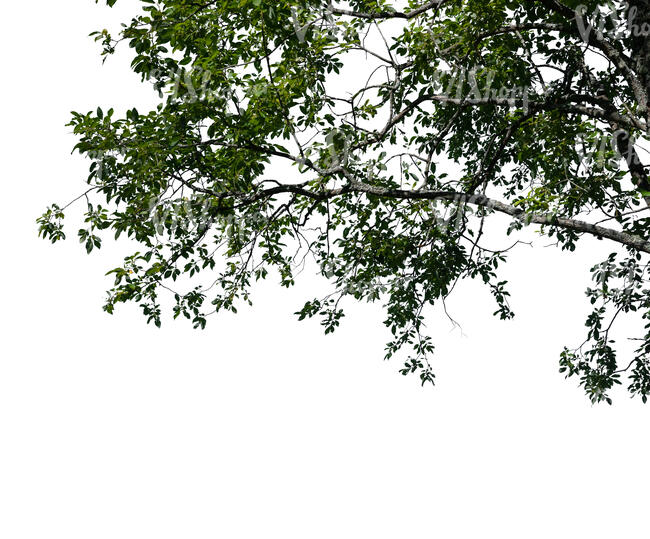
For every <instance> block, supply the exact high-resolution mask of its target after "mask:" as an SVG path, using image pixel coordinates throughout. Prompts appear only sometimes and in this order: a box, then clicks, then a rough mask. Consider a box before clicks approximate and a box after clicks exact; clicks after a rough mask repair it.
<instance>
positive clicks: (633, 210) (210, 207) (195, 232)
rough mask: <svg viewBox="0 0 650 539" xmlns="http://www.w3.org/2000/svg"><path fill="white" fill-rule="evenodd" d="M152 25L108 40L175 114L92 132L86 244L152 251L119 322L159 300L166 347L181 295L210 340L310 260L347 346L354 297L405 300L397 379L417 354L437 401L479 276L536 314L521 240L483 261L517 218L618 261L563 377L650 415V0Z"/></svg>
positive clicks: (151, 2) (499, 2)
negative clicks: (522, 289) (444, 313)
mask: <svg viewBox="0 0 650 539" xmlns="http://www.w3.org/2000/svg"><path fill="white" fill-rule="evenodd" d="M108 4H109V5H113V4H115V0H108ZM140 4H141V6H140V7H141V12H140V13H139V14H138V15H137V16H135V17H134V18H133V19H132V20H131V21H130V22H128V23H125V24H124V25H123V27H122V28H121V29H120V30H119V33H117V34H111V33H110V32H109V31H108V30H102V31H100V32H95V33H94V34H91V35H94V37H95V40H96V41H98V42H99V43H100V44H101V46H102V48H103V54H104V55H106V56H108V55H111V54H112V53H114V51H115V50H116V48H117V47H119V46H121V45H122V44H123V43H124V44H127V45H128V46H129V47H130V48H131V49H132V51H133V62H132V69H133V70H134V71H136V72H137V73H139V74H141V75H142V78H143V80H144V81H148V82H150V83H153V85H154V89H155V91H157V92H159V94H160V96H161V97H162V98H163V99H161V103H160V104H159V105H158V107H157V108H155V109H154V110H151V111H147V112H143V111H138V110H136V109H132V110H129V111H128V112H126V114H125V115H124V116H123V117H117V116H116V114H115V113H114V112H113V110H112V109H111V110H108V111H107V112H104V111H103V110H102V109H101V108H98V109H97V110H96V111H93V112H88V113H73V117H72V120H71V124H70V125H71V126H72V128H73V129H74V133H75V134H76V135H77V136H78V140H79V142H78V144H77V145H76V149H77V150H78V151H79V152H80V153H82V154H84V155H86V156H87V157H89V158H90V159H91V165H90V176H89V177H88V184H89V188H88V191H87V192H86V193H85V197H80V199H79V200H80V201H81V202H82V203H83V201H86V202H87V212H86V218H85V225H84V228H82V229H81V230H80V231H79V233H78V235H79V239H80V240H81V242H82V243H83V244H84V245H85V247H86V249H87V250H88V251H89V252H90V251H92V250H93V249H95V248H98V247H100V245H101V241H102V237H103V236H104V235H105V234H106V233H108V232H109V231H112V233H113V234H114V236H115V237H118V236H119V235H120V234H126V235H127V236H128V237H130V238H132V239H133V240H135V241H137V242H138V243H139V244H140V246H141V248H140V249H139V250H138V252H135V253H134V254H133V255H132V256H129V257H128V258H126V259H125V260H124V263H123V264H122V265H121V266H120V267H118V268H116V269H114V270H112V272H111V274H112V275H113V276H114V277H115V284H114V287H113V288H112V290H111V291H110V292H109V296H108V299H107V302H106V305H105V310H106V311H108V312H109V313H112V312H113V310H114V308H115V306H116V304H118V303H121V302H127V301H134V302H138V303H139V304H140V305H141V306H142V309H143V312H144V314H145V315H146V317H147V320H148V321H149V322H153V323H155V324H156V325H160V323H161V300H160V294H161V293H163V292H164V291H169V292H170V294H171V297H172V298H173V300H174V307H173V313H174V316H175V317H178V316H184V317H187V318H189V319H191V321H192V322H193V324H194V326H196V327H201V328H202V327H204V326H205V324H206V316H207V315H208V314H209V313H211V312H216V311H220V310H222V309H227V310H232V311H235V310H236V308H237V305H238V304H239V303H240V302H248V301H249V290H250V286H251V285H252V283H254V282H255V281H256V280H259V279H264V278H266V277H267V276H276V275H277V276H278V278H279V280H280V283H281V285H282V286H290V285H292V284H293V282H294V275H295V274H296V271H297V269H299V268H301V267H302V266H303V265H304V263H305V260H306V259H307V258H309V259H311V260H315V261H316V263H317V267H318V268H320V270H321V272H322V274H323V275H324V276H325V277H327V278H328V279H329V280H330V281H331V282H332V285H333V286H332V293H331V294H330V295H329V296H327V297H324V298H323V297H319V298H315V299H312V300H310V301H308V302H307V303H306V304H305V306H304V308H302V310H301V311H300V312H299V316H300V318H305V317H311V316H315V315H316V316H320V317H322V324H323V326H324V328H325V332H326V333H327V332H330V331H333V330H334V329H335V328H336V326H338V325H339V323H340V321H341V318H342V316H343V311H342V309H341V303H340V301H341V299H342V298H344V297H346V296H349V297H353V298H356V299H358V300H367V301H381V302H383V304H384V305H385V310H386V321H385V324H386V326H387V327H388V328H389V329H390V331H391V333H392V336H393V337H392V340H391V342H390V343H389V344H388V345H387V349H386V355H387V357H391V356H392V355H393V354H395V353H396V352H397V351H398V350H400V349H403V348H404V349H406V350H407V351H408V350H410V352H409V353H408V358H407V359H406V362H405V365H404V367H403V369H402V372H403V373H405V374H407V373H410V372H413V373H417V374H418V375H419V376H420V378H421V380H422V382H423V383H424V382H433V380H434V373H433V372H432V370H431V368H430V366H429V362H428V358H429V357H430V355H431V354H432V353H433V349H434V345H433V342H432V340H431V338H430V336H427V335H425V334H424V332H423V328H424V316H423V309H424V308H425V307H426V306H427V305H429V304H432V303H434V302H436V301H440V300H443V299H444V298H445V297H446V296H447V295H448V294H450V293H451V291H452V290H453V289H454V287H455V286H456V284H457V283H458V282H459V281H461V280H463V279H465V278H475V279H479V280H481V281H482V282H484V283H485V285H486V286H487V287H488V288H489V289H490V290H491V292H492V294H493V296H494V299H495V301H496V311H495V314H496V315H497V316H499V317H501V318H503V319H507V318H510V317H512V316H513V313H512V311H511V310H510V308H509V305H508V292H507V290H506V287H505V285H506V283H505V282H504V281H502V280H500V279H499V277H498V275H497V270H498V267H499V265H500V264H502V263H504V261H505V260H506V257H507V252H508V250H509V249H510V248H511V247H512V244H513V241H514V240H512V239H510V240H509V239H507V238H505V234H504V237H503V238H502V239H503V240H504V241H503V243H504V248H503V249H502V250H496V251H495V250H490V249H487V248H486V247H485V246H484V244H483V241H484V235H486V234H487V230H488V227H487V226H484V225H485V222H486V220H489V219H490V217H491V216H493V215H496V214H504V215H507V216H509V222H510V223H511V224H510V226H509V228H508V231H507V233H508V234H512V235H516V234H517V233H518V232H517V231H518V230H519V229H521V228H522V227H525V226H529V225H533V226H536V227H538V228H540V229H541V231H542V232H543V234H545V235H547V236H549V237H552V238H554V240H555V241H556V242H557V243H558V245H559V246H561V248H562V249H565V250H567V251H572V250H573V249H574V247H575V244H576V242H577V241H578V240H579V239H580V237H582V236H584V235H591V236H596V237H598V238H603V239H604V240H605V241H604V242H603V243H602V246H603V249H606V248H607V247H609V249H608V250H607V251H606V252H605V253H604V254H603V257H604V258H605V260H604V261H603V263H602V264H599V265H598V266H596V267H594V268H593V269H592V271H593V277H594V283H595V284H594V285H593V286H592V287H590V288H589V289H588V291H587V295H588V297H589V299H590V301H591V303H592V304H593V313H592V314H591V315H590V316H589V318H588V320H587V336H586V337H587V339H586V341H585V342H584V344H583V345H582V346H580V347H579V348H577V349H569V348H567V349H565V351H564V352H563V353H562V355H561V360H560V361H561V370H562V371H563V372H565V373H566V374H567V375H568V376H576V377H578V378H579V380H580V383H581V384H582V385H583V386H584V388H585V390H586V391H587V393H588V395H589V397H590V398H591V399H592V400H593V401H600V400H607V401H608V402H611V401H610V396H609V393H608V391H609V390H610V389H611V388H612V387H613V386H614V385H615V384H618V383H620V382H621V381H622V379H623V378H624V377H627V381H626V384H627V385H628V386H629V391H630V392H631V393H632V394H637V395H640V396H641V397H642V399H643V400H644V401H645V400H646V397H647V395H648V394H649V393H650V358H649V357H648V354H649V352H650V291H649V288H648V253H650V242H649V241H648V224H649V219H648V217H649V215H648V204H649V203H650V183H649V181H648V174H647V171H648V169H647V167H646V166H645V165H644V164H643V156H644V154H643V152H644V151H645V150H644V143H645V142H646V141H647V138H648V137H647V136H648V134H649V132H650V131H649V129H650V127H649V126H650V107H649V106H648V96H649V95H650V2H649V1H648V0H634V1H631V2H630V3H629V4H627V3H623V2H618V1H614V2H608V3H605V2H599V1H585V2H577V1H571V2H567V3H566V4H562V3H560V2H557V1H556V0H539V1H532V0H526V1H524V2H512V1H509V0H469V1H461V0H435V1H433V2H431V1H430V2H424V1H417V0H411V1H410V2H388V1H384V0H350V1H349V2H333V3H327V2H322V1H316V0H311V1H306V0H218V1H205V2H202V1H200V0H195V1H189V0H141V2H140ZM649 161H650V160H649ZM283 163H284V165H283ZM64 209H65V208H63V207H61V206H58V205H53V206H51V207H50V208H49V209H48V211H47V212H46V213H45V214H44V215H43V216H42V217H41V218H40V219H39V224H40V232H41V234H42V235H43V236H44V237H46V238H49V239H51V240H52V241H56V240H59V239H62V238H64V237H65V235H64V232H63V225H62V219H63V217H64V215H63V214H64ZM489 230H490V231H491V232H490V234H492V233H493V232H492V231H493V230H495V227H490V228H489ZM516 243H517V242H516V241H514V244H515V245H516ZM609 252H611V253H612V254H609ZM608 255H609V256H608ZM634 313H636V314H634ZM626 314H627V315H628V316H632V317H633V316H641V317H642V318H643V320H644V321H645V328H646V331H645V334H641V335H636V336H635V337H634V338H635V339H637V340H638V349H637V351H636V353H635V354H634V355H633V356H632V357H630V358H626V360H625V361H624V366H623V367H621V366H619V364H618V361H617V355H616V349H615V343H614V338H613V329H612V328H613V327H615V326H614V324H615V321H617V320H620V319H624V316H623V315H626ZM618 327H619V329H622V330H623V331H622V333H623V337H629V335H627V334H626V332H625V331H624V329H625V328H620V323H619V326H618Z"/></svg>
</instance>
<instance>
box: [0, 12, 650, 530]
mask: <svg viewBox="0 0 650 539" xmlns="http://www.w3.org/2000/svg"><path fill="white" fill-rule="evenodd" d="M120 4H122V6H121V8H120V9H118V7H120ZM133 4H134V0H133V1H129V0H121V1H120V2H118V7H116V8H114V9H113V10H112V11H111V10H109V9H107V8H106V7H102V6H96V5H95V4H94V3H93V2H92V1H91V0H66V1H64V2H63V1H60V2H53V1H45V0H40V1H31V2H9V3H6V5H3V14H2V18H3V25H2V26H3V29H2V32H1V33H0V40H1V42H2V43H1V45H2V46H1V48H0V51H1V52H0V55H1V57H2V60H3V62H2V68H3V69H2V73H3V74H2V85H1V88H0V92H1V93H2V109H1V110H2V119H3V125H2V130H1V131H0V137H2V145H1V149H2V150H1V151H2V154H1V155H2V159H1V165H2V168H1V169H0V171H1V172H0V176H1V177H2V184H3V189H4V191H3V200H4V204H3V205H2V211H1V212H0V230H1V231H2V232H1V234H2V255H1V257H2V258H1V260H2V262H1V264H0V274H1V275H0V278H1V281H0V282H1V283H2V287H3V290H2V296H3V297H2V310H1V311H0V317H2V322H1V324H0V333H1V335H2V341H1V342H2V345H1V346H2V354H1V356H2V357H1V360H0V537H2V538H3V539H19V538H30V539H36V538H59V537H60V538H66V539H77V538H78V539H89V538H92V539H96V538H97V539H98V538H111V539H113V538H120V539H130V538H133V539H136V538H137V539H147V538H152V539H153V538H156V539H163V538H183V539H185V538H192V539H199V538H208V537H209V538H227V539H239V538H251V539H252V538H255V539H258V538H282V539H293V538H296V539H298V538H300V539H303V538H340V539H348V538H350V539H352V538H355V539H357V538H366V537H367V538H372V539H381V538H397V537H399V538H407V539H409V538H414V539H415V538H425V537H443V538H477V537H480V538H485V537H487V538H492V537H494V538H520V537H527V538H537V537H539V538H548V537H560V538H563V537H572V538H574V537H592V538H605V537H608V538H609V537H626V538H627V537H647V533H648V532H647V515H648V502H649V496H648V491H647V485H648V482H649V480H650V471H649V468H648V459H647V455H648V442H649V441H650V433H649V431H648V426H649V419H650V415H649V414H650V408H648V407H644V406H643V405H642V404H641V402H640V401H637V400H630V399H629V398H628V397H627V396H626V394H625V393H624V392H623V393H620V394H618V395H616V397H617V398H615V403H614V406H612V407H609V406H607V405H600V406H591V405H590V404H589V402H588V400H587V398H586V397H585V396H584V394H583V393H582V391H581V390H579V389H577V388H576V382H575V381H574V380H569V381H566V380H564V378H563V377H562V375H560V374H558V372H557V359H558V355H559V352H560V350H561V348H562V346H563V345H565V344H567V345H575V344H578V343H579V342H580V341H581V340H582V337H583V332H584V328H583V320H584V317H585V314H586V313H587V312H588V305H587V301H586V299H585V298H584V288H585V286H586V285H587V279H588V276H589V273H588V268H589V266H590V265H592V264H593V263H595V262H597V261H599V260H601V259H603V258H604V257H605V256H606V255H607V254H608V253H609V247H610V246H609V245H606V244H605V243H603V242H596V241H592V242H584V244H583V245H582V246H581V247H580V248H579V250H578V251H577V252H576V253H574V254H571V255H567V254H563V253H560V252H558V251H557V250H556V249H555V248H553V247H547V248H544V245H545V242H544V240H538V241H537V245H538V248H537V249H528V248H526V249H523V250H521V251H519V252H518V253H517V254H516V255H515V256H513V258H512V261H511V264H510V265H509V267H508V269H507V271H506V272H505V277H506V278H508V279H509V280H510V281H511V291H512V293H513V306H514V308H515V310H516V312H517V313H518V316H517V318H516V319H515V320H514V321H512V322H506V323H504V322H500V321H498V320H496V319H494V318H492V317H491V312H492V311H493V310H494V307H493V304H492V303H491V302H490V299H489V296H488V294H487V292H486V291H485V290H482V289H481V288H480V287H476V286H474V285H471V284H470V285H469V286H468V287H467V288H465V289H464V291H461V293H460V294H459V295H457V296H456V297H455V298H454V299H453V300H452V301H451V302H450V308H451V310H452V314H453V315H454V317H455V318H456V319H457V320H458V321H459V322H460V323H461V324H462V328H463V331H462V333H461V332H460V331H459V330H453V329H452V327H451V324H450V323H449V321H448V320H446V319H445V318H444V317H440V316H432V317H431V320H430V327H431V330H432V332H433V333H434V335H435V336H436V340H437V343H438V355H437V357H436V360H435V363H434V365H435V369H436V374H437V376H438V378H437V382H438V384H437V386H436V388H435V389H431V388H429V387H427V388H424V389H422V388H420V387H419V385H418V383H417V380H416V379H415V378H403V377H402V376H400V375H399V374H398V373H397V369H398V367H399V366H400V365H399V363H397V362H388V363H385V362H383V361H382V360H381V358H382V357H383V346H384V343H385V341H386V338H387V334H386V332H385V331H384V328H383V326H382V324H381V320H382V312H381V310H380V309H379V306H358V307H352V308H351V309H350V310H349V312H348V316H347V317H346V319H345V321H344V324H343V327H342V328H341V329H340V330H339V331H338V332H337V333H335V334H334V336H327V337H325V336H324V335H323V334H322V331H321V329H320V327H319V325H318V322H317V321H311V322H302V323H299V322H297V320H296V318H295V317H294V316H293V315H292V313H293V312H294V311H296V310H297V309H298V308H299V307H300V306H301V305H302V303H301V301H303V300H304V299H308V298H309V297H310V296H311V294H310V286H313V283H314V279H313V278H312V277H311V276H309V275H304V278H303V279H302V281H301V282H300V284H299V286H297V287H296V288H295V289H294V290H291V291H289V292H286V291H285V290H280V289H279V288H277V287H276V286H274V284H272V283H268V284H266V285H265V286H263V287H261V288H260V289H259V290H258V291H257V293H256V297H255V305H254V307H253V308H252V309H243V310H242V311H241V312H240V314H239V315H237V316H232V315H222V316H220V317H219V318H212V319H211V320H210V322H209V324H208V328H207V329H206V331H204V332H199V331H194V330H192V329H191V328H190V327H189V326H188V325H186V324H185V323H183V322H180V321H179V322H177V323H167V324H164V325H163V328H162V330H157V329H155V328H154V327H152V326H146V325H145V321H144V318H143V317H142V316H141V315H140V313H139V311H138V309H137V308H136V307H122V308H119V309H118V312H117V314H116V315H115V316H113V317H110V316H108V315H106V314H104V313H103V312H102V310H101V305H102V300H103V298H104V291H105V290H106V289H107V288H108V287H109V286H110V282H111V280H110V279H109V278H107V277H104V276H103V275H104V273H105V271H107V270H108V269H111V268H113V267H115V266H116V265H118V263H119V262H120V260H121V256H122V255H123V254H125V253H126V251H125V245H121V246H120V245H118V246H114V245H113V246H111V245H110V242H109V244H108V245H107V247H106V249H102V250H101V251H100V252H99V253H93V254H92V255H91V256H86V255H85V253H84V251H83V248H82V247H81V246H80V245H79V244H78V243H77V240H76V237H75V236H76V228H78V226H76V225H78V224H79V223H78V221H77V222H75V212H74V211H73V212H72V213H71V214H70V216H69V223H68V228H67V232H68V236H69V238H70V239H69V240H68V241H67V242H65V243H63V244H59V245H57V246H51V245H50V244H49V243H47V242H44V241H43V240H39V239H37V237H36V225H35V223H34V221H35V219H36V217H37V216H38V215H39V214H40V213H42V211H43V210H44V208H45V207H46V206H47V205H48V204H50V203H52V202H59V203H65V202H67V201H68V200H69V199H70V198H73V197H74V196H75V195H76V194H78V193H79V192H81V191H82V190H83V186H84V184H83V180H84V178H85V176H86V175H87V166H88V163H87V162H85V161H83V160H82V159H80V158H79V156H78V155H76V154H75V155H74V156H71V155H70V150H71V149H72V146H73V145H74V143H75V139H74V137H73V136H72V135H70V133H69V128H66V127H65V123H66V122H67V121H68V120H69V116H70V115H69V112H70V111H71V110H79V111H82V112H85V111H87V110H91V109H94V108H96V106H97V105H102V106H103V107H104V108H105V109H107V108H109V107H110V106H114V107H115V108H116V111H117V112H118V113H120V112H123V111H124V109H125V108H126V107H131V106H134V105H135V106H138V108H140V109H141V110H145V109H147V107H148V105H149V104H150V103H151V100H152V92H151V91H150V89H149V88H148V87H146V86H144V85H141V84H140V83H139V79H138V77H137V76H135V75H133V74H132V73H130V71H129V68H128V64H129V58H128V56H127V55H118V56H117V57H115V58H112V59H109V60H108V61H107V63H106V64H105V65H104V66H103V67H102V66H101V61H100V59H99V51H98V47H96V46H95V45H94V44H93V42H92V40H91V38H88V37H86V36H87V34H88V33H89V32H90V31H92V30H96V29H101V28H104V27H115V26H116V24H117V23H118V22H120V21H121V20H122V17H123V16H124V15H125V14H126V13H127V12H128V11H129V8H132V7H133Z"/></svg>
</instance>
